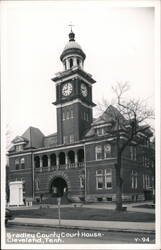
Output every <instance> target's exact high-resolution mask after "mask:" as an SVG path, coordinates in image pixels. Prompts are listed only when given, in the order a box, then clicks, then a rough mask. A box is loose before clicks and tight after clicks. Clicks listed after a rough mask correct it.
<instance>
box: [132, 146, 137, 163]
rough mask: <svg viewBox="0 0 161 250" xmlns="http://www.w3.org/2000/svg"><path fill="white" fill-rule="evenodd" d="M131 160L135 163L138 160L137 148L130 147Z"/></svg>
mask: <svg viewBox="0 0 161 250" xmlns="http://www.w3.org/2000/svg"><path fill="white" fill-rule="evenodd" d="M130 159H131V160H133V161H136V160H137V154H136V146H130Z"/></svg>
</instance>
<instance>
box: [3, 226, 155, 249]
mask: <svg viewBox="0 0 161 250" xmlns="http://www.w3.org/2000/svg"><path fill="white" fill-rule="evenodd" d="M6 243H8V244H34V243H35V244H128V243H130V244H135V243H136V244H138V243H145V244H148V243H153V244H154V243H155V235H154V234H148V233H143V234H140V233H135V232H134V233H130V232H107V231H97V230H82V229H81V230H79V229H59V228H44V227H33V226H18V225H13V224H11V223H10V224H8V226H7V228H6Z"/></svg>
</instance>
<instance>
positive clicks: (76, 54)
mask: <svg viewBox="0 0 161 250" xmlns="http://www.w3.org/2000/svg"><path fill="white" fill-rule="evenodd" d="M85 58H86V55H85V53H84V52H83V50H82V48H81V46H80V45H79V44H78V43H77V42H76V41H75V34H74V32H73V31H72V30H71V32H70V33H69V42H68V43H67V44H66V45H65V47H64V50H63V52H62V54H61V56H60V60H61V61H62V63H63V66H64V70H70V69H73V68H75V67H79V68H81V69H83V65H84V60H85Z"/></svg>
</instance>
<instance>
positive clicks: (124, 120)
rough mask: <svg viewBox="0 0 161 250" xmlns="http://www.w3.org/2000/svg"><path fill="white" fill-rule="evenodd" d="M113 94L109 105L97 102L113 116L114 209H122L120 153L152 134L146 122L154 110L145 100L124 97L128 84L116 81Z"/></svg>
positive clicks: (152, 116) (151, 116) (140, 142)
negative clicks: (113, 98) (112, 103)
mask: <svg viewBox="0 0 161 250" xmlns="http://www.w3.org/2000/svg"><path fill="white" fill-rule="evenodd" d="M112 89H113V92H114V94H115V97H116V98H115V100H116V101H115V104H114V105H109V104H108V103H107V102H106V101H105V100H103V103H102V104H98V107H99V109H100V108H101V109H102V107H104V108H106V109H108V110H109V111H110V109H111V113H112V116H113V126H112V131H111V133H112V134H113V136H114V138H115V140H116V164H115V169H116V210H122V209H123V208H122V184H123V180H122V176H121V167H122V155H123V152H124V150H125V149H126V148H127V147H128V146H130V145H135V146H136V145H139V144H142V143H143V141H144V140H145V134H146V135H147V136H152V133H151V130H150V126H149V125H148V122H149V120H150V119H152V118H154V112H153V110H152V109H151V108H148V107H147V104H146V102H145V101H143V100H140V99H133V98H125V94H126V93H127V92H128V90H129V84H128V83H127V82H125V83H123V84H122V83H120V82H118V83H116V85H115V86H113V87H112Z"/></svg>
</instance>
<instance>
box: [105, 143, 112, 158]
mask: <svg viewBox="0 0 161 250" xmlns="http://www.w3.org/2000/svg"><path fill="white" fill-rule="evenodd" d="M109 157H111V145H110V144H106V145H104V158H105V159H107V158H109Z"/></svg>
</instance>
